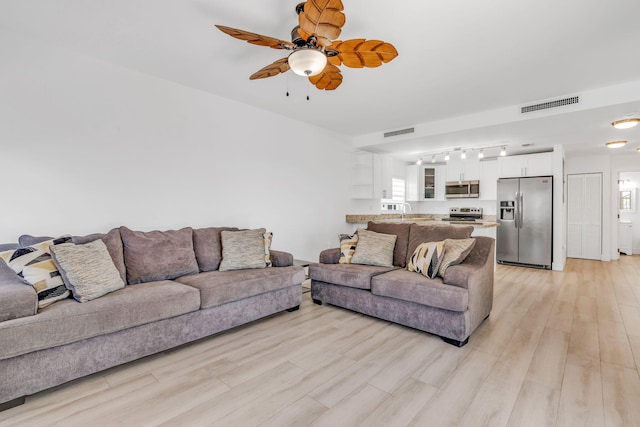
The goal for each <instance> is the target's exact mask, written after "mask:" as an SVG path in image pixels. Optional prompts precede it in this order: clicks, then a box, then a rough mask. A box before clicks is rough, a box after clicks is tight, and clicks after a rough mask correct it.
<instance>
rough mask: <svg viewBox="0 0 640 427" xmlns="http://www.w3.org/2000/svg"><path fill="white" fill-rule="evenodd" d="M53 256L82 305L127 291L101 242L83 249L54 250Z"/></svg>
mask: <svg viewBox="0 0 640 427" xmlns="http://www.w3.org/2000/svg"><path fill="white" fill-rule="evenodd" d="M51 256H52V257H53V261H54V262H55V265H56V266H57V267H58V270H59V271H60V274H62V279H63V280H64V283H65V285H66V287H67V288H68V289H70V290H71V292H72V293H73V298H74V299H75V300H76V301H78V302H87V301H91V300H93V299H96V298H99V297H101V296H103V295H106V294H108V293H110V292H113V291H117V290H118V289H122V288H124V281H123V280H122V277H120V272H119V271H118V269H117V268H116V266H115V264H114V262H113V259H112V258H111V255H110V254H109V250H108V249H107V245H105V244H104V242H103V241H102V240H101V239H98V240H94V241H92V242H89V243H85V244H83V245H75V244H73V243H65V244H62V245H56V246H52V247H51Z"/></svg>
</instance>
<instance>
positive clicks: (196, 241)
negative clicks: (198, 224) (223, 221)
mask: <svg viewBox="0 0 640 427" xmlns="http://www.w3.org/2000/svg"><path fill="white" fill-rule="evenodd" d="M223 231H238V229H237V228H236V227H207V228H196V229H194V230H193V250H194V251H195V253H196V260H198V266H200V271H214V270H217V269H218V268H219V267H220V261H222V237H221V236H220V233H221V232H223Z"/></svg>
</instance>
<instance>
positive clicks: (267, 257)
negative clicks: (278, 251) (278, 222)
mask: <svg viewBox="0 0 640 427" xmlns="http://www.w3.org/2000/svg"><path fill="white" fill-rule="evenodd" d="M272 241H273V233H272V232H270V231H267V232H265V233H264V262H265V264H266V265H267V267H272V266H273V263H272V262H271V242H272Z"/></svg>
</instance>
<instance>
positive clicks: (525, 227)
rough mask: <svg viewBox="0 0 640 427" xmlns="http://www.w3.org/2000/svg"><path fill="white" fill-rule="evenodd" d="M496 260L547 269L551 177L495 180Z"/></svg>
mask: <svg viewBox="0 0 640 427" xmlns="http://www.w3.org/2000/svg"><path fill="white" fill-rule="evenodd" d="M497 217H498V224H499V226H498V230H497V234H496V260H497V261H498V262H499V263H501V264H517V265H524V266H529V267H538V268H546V269H551V260H552V259H553V253H552V251H553V177H551V176H543V177H531V178H500V179H498V210H497Z"/></svg>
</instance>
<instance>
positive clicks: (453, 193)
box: [444, 180, 480, 199]
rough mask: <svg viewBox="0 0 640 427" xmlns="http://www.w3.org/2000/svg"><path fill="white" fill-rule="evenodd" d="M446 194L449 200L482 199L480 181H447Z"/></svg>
mask: <svg viewBox="0 0 640 427" xmlns="http://www.w3.org/2000/svg"><path fill="white" fill-rule="evenodd" d="M444 194H445V197H446V198H447V199H473V198H475V199H477V198H478V197H480V181H478V180H475V181H447V183H446V184H445V190H444Z"/></svg>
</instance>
